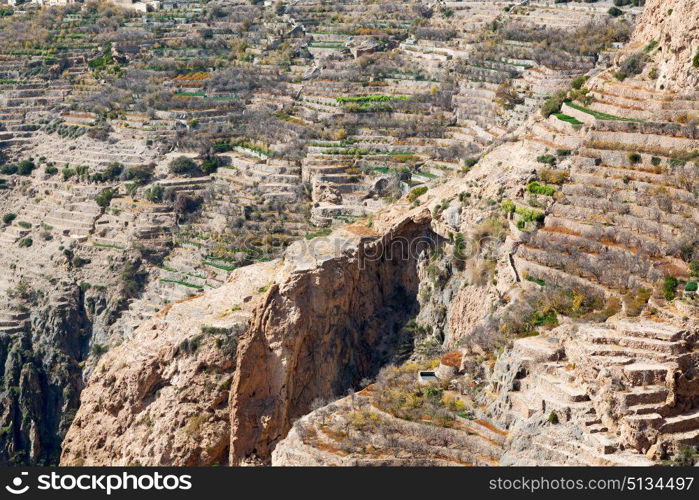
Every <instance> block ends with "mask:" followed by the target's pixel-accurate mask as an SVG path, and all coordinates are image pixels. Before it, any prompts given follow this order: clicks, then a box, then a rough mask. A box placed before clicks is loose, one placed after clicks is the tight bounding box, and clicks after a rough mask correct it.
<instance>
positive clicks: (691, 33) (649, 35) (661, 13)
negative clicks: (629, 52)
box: [631, 0, 699, 93]
mask: <svg viewBox="0 0 699 500" xmlns="http://www.w3.org/2000/svg"><path fill="white" fill-rule="evenodd" d="M697 12H699V1H697V0H649V1H648V2H647V4H646V8H645V10H644V11H643V14H642V16H641V17H640V19H639V21H638V25H637V28H636V31H635V33H634V35H633V38H632V41H631V42H632V45H634V44H635V45H638V47H639V48H641V47H647V46H648V44H649V43H651V42H657V43H658V46H659V49H658V52H657V54H656V55H655V56H654V62H655V63H656V65H657V68H658V75H659V76H658V80H657V83H656V88H657V89H660V88H662V87H664V88H665V89H666V90H670V91H673V92H687V93H692V92H696V91H697V90H698V89H699V66H697V65H695V63H694V58H695V57H696V56H698V55H699V16H698V15H697ZM698 64H699V63H698Z"/></svg>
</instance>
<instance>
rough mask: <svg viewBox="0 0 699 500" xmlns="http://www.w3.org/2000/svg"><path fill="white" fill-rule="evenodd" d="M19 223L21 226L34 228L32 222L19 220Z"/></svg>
mask: <svg viewBox="0 0 699 500" xmlns="http://www.w3.org/2000/svg"><path fill="white" fill-rule="evenodd" d="M17 225H18V226H20V227H23V228H24V229H31V228H32V225H31V223H29V222H26V221H19V222H18V223H17Z"/></svg>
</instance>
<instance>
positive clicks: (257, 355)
mask: <svg viewBox="0 0 699 500" xmlns="http://www.w3.org/2000/svg"><path fill="white" fill-rule="evenodd" d="M429 222H430V215H429V212H427V211H425V212H422V213H419V214H417V215H416V216H414V217H411V218H407V219H405V220H403V221H402V222H401V223H400V224H398V225H397V226H396V227H394V228H393V229H392V230H391V231H390V232H388V233H387V234H385V235H383V236H382V237H379V238H377V237H376V236H369V237H367V238H366V240H362V241H360V243H359V245H358V246H356V247H354V248H352V249H350V250H349V251H348V252H347V253H346V254H345V255H342V256H339V257H336V258H333V259H330V260H326V261H325V262H322V263H321V264H320V265H319V266H318V267H316V268H314V269H312V270H308V271H300V272H296V273H294V274H292V275H291V277H290V278H289V279H288V280H287V281H286V282H284V283H281V284H278V285H277V284H275V285H273V286H272V288H271V290H270V291H269V293H268V295H267V297H266V300H265V302H264V303H263V304H261V305H260V306H259V307H258V309H257V310H256V311H255V315H254V318H253V320H252V323H251V326H250V330H249V331H248V333H247V334H246V336H245V338H244V339H243V341H242V343H241V346H240V351H239V357H238V359H239V364H240V366H239V369H238V371H237V372H236V375H235V380H234V383H233V387H232V391H231V401H230V408H231V462H232V463H241V462H244V461H250V460H253V461H254V460H256V459H262V460H267V459H268V458H269V456H270V453H271V451H272V449H273V448H274V445H275V444H276V442H277V441H278V440H279V439H281V438H283V437H284V436H285V435H286V433H287V431H288V430H289V428H290V426H291V423H292V422H293V420H295V419H296V418H298V417H300V416H302V415H304V414H305V413H307V412H308V411H309V409H310V407H311V402H312V401H313V400H314V399H316V398H328V397H333V396H336V395H339V394H342V393H344V392H345V391H346V390H347V389H348V388H350V387H356V386H357V385H359V382H360V380H361V379H362V378H364V377H371V376H373V375H375V374H376V373H377V372H378V369H379V368H380V367H381V366H382V365H384V364H385V363H387V362H388V361H389V360H390V359H391V358H392V355H393V353H394V351H395V350H396V348H397V347H399V345H400V343H401V341H404V340H405V339H402V338H401V336H400V335H399V332H400V329H401V327H402V326H403V325H404V324H405V323H406V322H407V320H408V319H409V318H410V316H411V315H412V314H413V313H414V308H415V305H416V299H415V295H416V293H417V288H418V279H417V270H416V269H417V266H416V262H417V258H418V252H419V251H420V246H421V244H425V245H428V246H429V245H430V244H434V239H432V238H430V235H431V231H430V230H429ZM418 242H419V243H418Z"/></svg>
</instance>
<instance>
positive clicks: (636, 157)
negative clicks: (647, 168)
mask: <svg viewBox="0 0 699 500" xmlns="http://www.w3.org/2000/svg"><path fill="white" fill-rule="evenodd" d="M628 159H629V163H630V164H632V165H636V164H638V163H641V159H642V158H641V155H640V154H638V153H629V154H628Z"/></svg>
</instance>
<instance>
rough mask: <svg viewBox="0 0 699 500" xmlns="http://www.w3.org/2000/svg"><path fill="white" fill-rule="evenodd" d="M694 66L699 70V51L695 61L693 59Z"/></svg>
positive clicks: (698, 50)
mask: <svg viewBox="0 0 699 500" xmlns="http://www.w3.org/2000/svg"><path fill="white" fill-rule="evenodd" d="M692 66H694V67H695V68H699V49H697V55H695V56H694V59H692Z"/></svg>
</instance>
